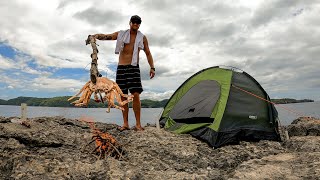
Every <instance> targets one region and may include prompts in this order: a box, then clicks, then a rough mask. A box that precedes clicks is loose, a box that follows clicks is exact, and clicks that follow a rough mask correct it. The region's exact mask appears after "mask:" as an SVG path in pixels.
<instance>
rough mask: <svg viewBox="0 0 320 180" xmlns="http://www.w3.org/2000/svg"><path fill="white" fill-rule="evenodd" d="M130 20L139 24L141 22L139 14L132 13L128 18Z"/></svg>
mask: <svg viewBox="0 0 320 180" xmlns="http://www.w3.org/2000/svg"><path fill="white" fill-rule="evenodd" d="M130 22H138V23H139V24H141V22H142V21H141V17H140V16H138V15H133V16H131V18H130Z"/></svg>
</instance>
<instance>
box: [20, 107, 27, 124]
mask: <svg viewBox="0 0 320 180" xmlns="http://www.w3.org/2000/svg"><path fill="white" fill-rule="evenodd" d="M21 120H22V121H25V120H27V104H26V103H21Z"/></svg>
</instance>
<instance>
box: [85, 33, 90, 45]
mask: <svg viewBox="0 0 320 180" xmlns="http://www.w3.org/2000/svg"><path fill="white" fill-rule="evenodd" d="M90 36H91V35H88V38H87V39H86V45H88V44H90Z"/></svg>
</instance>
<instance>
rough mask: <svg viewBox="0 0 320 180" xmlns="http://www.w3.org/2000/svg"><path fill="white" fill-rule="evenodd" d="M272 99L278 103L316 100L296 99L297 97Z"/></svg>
mask: <svg viewBox="0 0 320 180" xmlns="http://www.w3.org/2000/svg"><path fill="white" fill-rule="evenodd" d="M271 101H272V102H274V103H276V104H289V103H303V102H314V100H311V99H302V100H296V99H291V98H283V99H271Z"/></svg>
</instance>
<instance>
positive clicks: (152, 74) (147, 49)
mask: <svg viewBox="0 0 320 180" xmlns="http://www.w3.org/2000/svg"><path fill="white" fill-rule="evenodd" d="M143 46H144V52H145V53H146V56H147V60H148V63H149V65H150V79H152V78H153V77H154V75H155V74H156V72H155V68H154V64H153V58H152V55H151V52H150V49H149V45H148V40H147V37H146V36H143Z"/></svg>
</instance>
